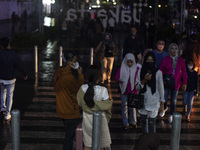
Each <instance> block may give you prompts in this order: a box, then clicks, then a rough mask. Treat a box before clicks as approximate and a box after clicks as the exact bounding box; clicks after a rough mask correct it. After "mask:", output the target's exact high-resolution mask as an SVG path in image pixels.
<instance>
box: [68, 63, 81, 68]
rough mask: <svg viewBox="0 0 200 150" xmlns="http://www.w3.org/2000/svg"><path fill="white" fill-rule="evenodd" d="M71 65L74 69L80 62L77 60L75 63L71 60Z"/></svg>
mask: <svg viewBox="0 0 200 150" xmlns="http://www.w3.org/2000/svg"><path fill="white" fill-rule="evenodd" d="M70 66H71V67H72V68H73V69H78V67H79V63H78V62H75V63H73V62H70Z"/></svg>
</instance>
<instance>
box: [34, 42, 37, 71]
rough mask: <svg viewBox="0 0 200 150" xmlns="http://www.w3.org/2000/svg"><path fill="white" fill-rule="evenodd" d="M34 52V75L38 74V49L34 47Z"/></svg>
mask: <svg viewBox="0 0 200 150" xmlns="http://www.w3.org/2000/svg"><path fill="white" fill-rule="evenodd" d="M34 50H35V73H38V48H37V46H34Z"/></svg>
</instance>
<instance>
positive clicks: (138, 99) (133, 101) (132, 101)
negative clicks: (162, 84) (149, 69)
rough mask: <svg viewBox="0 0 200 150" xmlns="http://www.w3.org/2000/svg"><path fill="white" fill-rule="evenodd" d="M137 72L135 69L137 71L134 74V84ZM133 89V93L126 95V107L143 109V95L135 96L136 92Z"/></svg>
mask: <svg viewBox="0 0 200 150" xmlns="http://www.w3.org/2000/svg"><path fill="white" fill-rule="evenodd" d="M138 70H139V69H137V71H136V73H135V79H134V83H135V82H136V77H137V72H138ZM136 85H137V84H136ZM136 85H135V87H136ZM135 87H134V89H133V91H131V93H129V94H128V107H131V108H137V109H142V108H143V107H144V94H143V93H141V92H139V93H138V94H137V90H136V89H135Z"/></svg>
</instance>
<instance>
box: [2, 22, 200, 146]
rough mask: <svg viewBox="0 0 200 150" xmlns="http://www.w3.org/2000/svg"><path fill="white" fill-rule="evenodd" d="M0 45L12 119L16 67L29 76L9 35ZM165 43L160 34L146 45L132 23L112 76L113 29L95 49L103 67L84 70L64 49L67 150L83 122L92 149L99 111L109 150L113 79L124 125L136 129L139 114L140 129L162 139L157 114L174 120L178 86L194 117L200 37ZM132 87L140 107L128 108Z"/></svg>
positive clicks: (61, 111)
mask: <svg viewBox="0 0 200 150" xmlns="http://www.w3.org/2000/svg"><path fill="white" fill-rule="evenodd" d="M0 45H1V47H0V49H1V50H0V69H1V70H3V71H1V72H0V85H1V111H5V117H4V118H5V120H9V119H10V118H11V115H10V111H11V107H12V102H13V92H14V87H15V82H16V75H15V70H16V69H19V70H20V71H21V72H22V74H23V75H24V79H25V80H26V79H27V77H28V76H27V73H26V72H25V71H24V69H23V67H22V66H21V62H20V59H19V57H18V55H17V54H15V53H14V52H12V51H11V50H10V42H9V40H8V39H7V38H2V39H1V40H0ZM179 45H180V46H179ZM164 48H165V40H164V39H162V38H160V39H157V42H156V48H155V49H153V50H152V47H151V48H148V49H147V48H145V44H144V41H143V39H142V36H140V35H139V34H138V28H137V26H132V27H131V28H130V34H129V35H128V36H127V38H125V40H124V43H123V52H122V53H121V54H122V56H121V57H122V62H121V65H120V67H119V68H118V71H117V73H116V74H115V76H113V77H111V75H112V68H113V63H114V58H115V57H114V56H115V54H116V46H115V43H114V42H113V40H112V34H111V33H105V34H104V35H103V38H102V40H101V41H100V42H99V44H98V45H97V47H96V49H95V54H96V55H97V56H98V58H99V61H100V66H98V65H91V66H89V67H88V69H87V71H86V74H85V75H84V74H83V72H82V68H81V66H80V65H79V63H78V55H77V54H76V53H75V51H65V52H64V53H63V56H62V59H63V62H64V63H63V66H62V67H59V68H58V69H57V71H56V72H55V75H54V85H55V92H56V112H57V115H58V117H59V118H61V119H62V120H63V123H64V127H65V138H64V145H63V150H72V147H73V139H74V138H75V130H76V127H77V125H79V124H80V123H82V129H83V143H84V150H90V149H91V147H92V126H93V121H92V120H93V113H94V112H95V111H102V122H101V136H100V147H101V149H102V150H103V149H111V146H110V145H111V143H112V140H111V136H110V132H109V126H108V122H109V120H110V118H111V108H112V103H113V100H112V97H109V93H108V89H107V88H106V84H110V83H111V79H114V78H115V82H116V83H117V84H118V85H119V89H120V98H121V114H122V127H123V129H124V130H128V129H129V128H130V127H133V128H136V127H137V125H138V121H137V118H138V117H139V118H140V121H141V129H142V134H144V135H145V134H151V135H152V136H155V138H158V139H159V137H157V136H156V118H157V116H158V115H159V116H160V117H164V116H165V114H167V113H166V112H167V111H168V110H169V113H168V114H169V116H168V120H169V123H172V122H173V117H172V116H173V114H174V112H175V110H176V102H177V96H178V94H179V91H180V90H182V91H183V106H184V110H183V112H184V113H186V114H185V119H186V121H187V122H190V114H191V109H192V104H193V100H194V97H195V96H197V95H198V73H199V72H200V69H199V68H200V64H199V59H200V44H199V43H198V41H197V40H196V36H195V35H192V36H191V40H190V42H188V41H186V39H185V36H183V37H182V39H181V40H180V42H179V43H177V44H176V43H170V45H169V46H168V50H164ZM113 82H114V81H113ZM132 92H136V93H139V92H141V93H143V94H144V107H143V108H142V109H136V108H131V107H128V105H127V101H128V95H129V94H130V93H132ZM169 95H170V96H169ZM169 97H170V106H169V105H168V99H169ZM141 138H143V137H141ZM136 147H137V146H136Z"/></svg>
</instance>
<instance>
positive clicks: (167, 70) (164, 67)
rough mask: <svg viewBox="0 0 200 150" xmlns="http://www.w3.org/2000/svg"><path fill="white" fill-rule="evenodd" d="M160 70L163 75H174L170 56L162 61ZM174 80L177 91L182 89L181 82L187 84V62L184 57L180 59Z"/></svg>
mask: <svg viewBox="0 0 200 150" xmlns="http://www.w3.org/2000/svg"><path fill="white" fill-rule="evenodd" d="M159 69H160V70H161V71H162V73H163V74H172V73H173V68H172V58H171V57H170V56H166V57H165V58H164V59H163V60H162V62H161V65H160V68H159ZM181 79H182V80H181ZM174 80H175V90H178V89H179V88H180V86H181V81H182V82H183V84H187V71H186V67H185V62H184V60H183V58H182V57H178V60H177V64H176V70H175V74H174Z"/></svg>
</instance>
